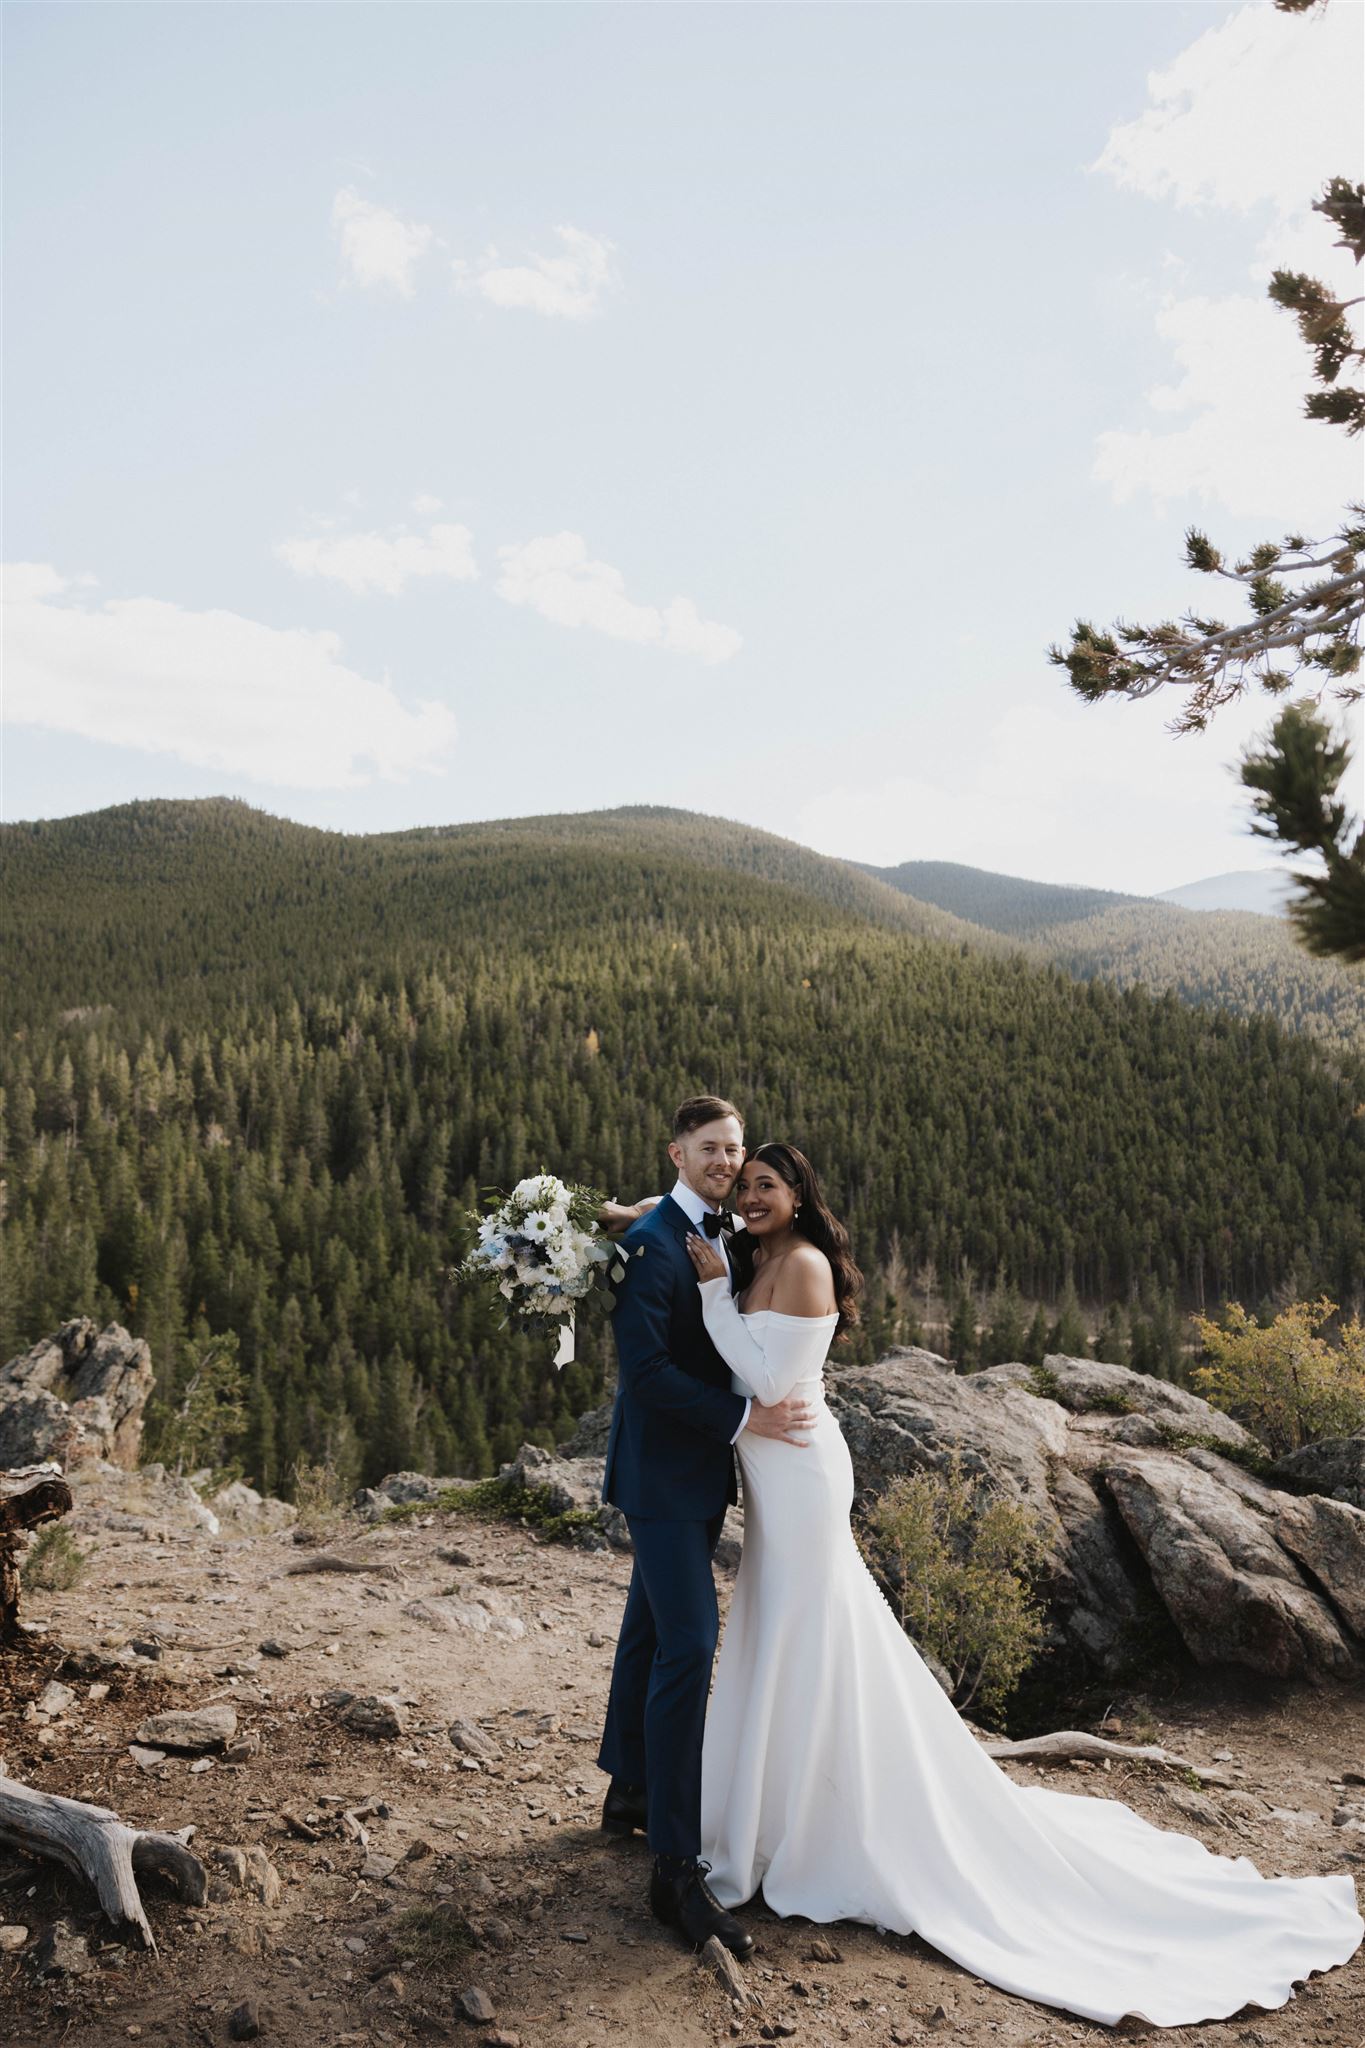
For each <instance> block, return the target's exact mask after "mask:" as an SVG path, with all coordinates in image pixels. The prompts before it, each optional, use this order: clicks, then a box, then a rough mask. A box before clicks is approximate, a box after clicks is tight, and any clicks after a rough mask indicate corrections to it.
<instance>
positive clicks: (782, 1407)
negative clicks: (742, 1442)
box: [740, 1394, 815, 1450]
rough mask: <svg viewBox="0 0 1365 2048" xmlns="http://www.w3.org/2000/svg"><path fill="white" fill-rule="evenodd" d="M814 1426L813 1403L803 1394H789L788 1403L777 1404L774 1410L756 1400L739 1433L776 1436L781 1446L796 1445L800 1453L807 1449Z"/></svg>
mask: <svg viewBox="0 0 1365 2048" xmlns="http://www.w3.org/2000/svg"><path fill="white" fill-rule="evenodd" d="M814 1427H815V1410H814V1409H813V1408H812V1407H811V1405H810V1402H809V1401H807V1400H805V1399H804V1398H803V1397H802V1396H801V1395H800V1394H788V1396H787V1398H786V1400H785V1401H775V1402H774V1403H773V1405H772V1407H771V1408H765V1407H764V1406H763V1403H762V1402H761V1401H755V1402H754V1404H753V1406H752V1407H751V1408H750V1410H749V1420H748V1421H747V1422H746V1423H745V1425H744V1428H743V1429H742V1430H741V1432H740V1434H741V1435H742V1436H771V1437H776V1438H777V1441H778V1442H779V1443H783V1444H795V1445H796V1446H797V1448H798V1450H804V1449H805V1447H806V1443H807V1441H808V1438H809V1433H810V1431H811V1430H812V1429H814Z"/></svg>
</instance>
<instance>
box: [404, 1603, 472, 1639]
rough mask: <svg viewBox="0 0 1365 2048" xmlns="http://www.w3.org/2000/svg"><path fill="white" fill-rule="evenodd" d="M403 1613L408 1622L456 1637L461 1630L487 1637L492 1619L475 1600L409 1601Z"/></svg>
mask: <svg viewBox="0 0 1365 2048" xmlns="http://www.w3.org/2000/svg"><path fill="white" fill-rule="evenodd" d="M403 1612H404V1614H406V1615H407V1617H408V1619H409V1620H410V1621H421V1622H425V1624H426V1626H427V1627H428V1628H434V1629H439V1630H440V1632H441V1633H442V1634H443V1635H458V1634H459V1632H460V1631H461V1630H466V1631H467V1632H469V1633H470V1634H472V1635H478V1636H482V1635H487V1633H488V1629H489V1624H490V1623H491V1621H492V1618H493V1617H492V1616H491V1615H490V1614H489V1612H488V1609H487V1608H486V1607H481V1606H480V1605H479V1603H478V1601H476V1600H454V1599H447V1598H434V1599H431V1600H409V1601H408V1603H407V1606H406V1607H405V1608H404V1609H403Z"/></svg>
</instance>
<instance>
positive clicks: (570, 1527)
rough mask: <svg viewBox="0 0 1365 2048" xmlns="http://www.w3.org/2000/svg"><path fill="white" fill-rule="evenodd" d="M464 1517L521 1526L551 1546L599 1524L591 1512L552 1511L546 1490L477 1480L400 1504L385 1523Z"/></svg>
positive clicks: (388, 1513)
mask: <svg viewBox="0 0 1365 2048" xmlns="http://www.w3.org/2000/svg"><path fill="white" fill-rule="evenodd" d="M433 1513H434V1514H445V1515H464V1516H466V1517H468V1518H469V1519H470V1520H471V1521H476V1522H523V1523H525V1524H526V1525H527V1526H528V1527H530V1528H532V1529H535V1530H536V1531H537V1532H538V1533H539V1534H540V1535H542V1536H544V1537H545V1538H546V1540H547V1542H550V1543H573V1542H576V1541H577V1539H578V1537H579V1535H580V1534H581V1533H584V1532H586V1531H587V1530H589V1529H598V1528H600V1527H601V1524H600V1522H599V1520H598V1517H597V1511H596V1510H595V1509H594V1508H568V1509H566V1510H563V1511H561V1510H559V1509H557V1508H556V1507H555V1504H554V1496H553V1494H552V1493H551V1492H550V1489H549V1487H548V1486H511V1485H508V1484H507V1482H506V1481H504V1480H502V1479H476V1480H475V1481H474V1482H473V1484H472V1485H470V1486H447V1487H443V1488H442V1490H441V1492H440V1493H438V1494H436V1495H435V1496H434V1497H433V1498H432V1499H431V1500H408V1501H403V1502H401V1503H400V1504H399V1505H397V1506H396V1507H391V1508H388V1509H387V1510H386V1511H385V1514H384V1520H385V1521H386V1522H410V1521H412V1520H413V1519H414V1517H415V1516H417V1515H429V1514H433Z"/></svg>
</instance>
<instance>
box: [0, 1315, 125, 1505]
mask: <svg viewBox="0 0 1365 2048" xmlns="http://www.w3.org/2000/svg"><path fill="white" fill-rule="evenodd" d="M155 1378H156V1375H155V1374H154V1372H153V1371H152V1355H151V1352H150V1351H149V1350H148V1348H147V1346H146V1344H145V1343H144V1342H143V1341H142V1339H141V1338H140V1337H131V1336H129V1334H128V1332H127V1330H125V1329H124V1328H123V1326H122V1324H121V1323H110V1324H109V1325H108V1327H107V1328H106V1329H104V1330H102V1331H100V1330H97V1329H96V1327H95V1325H94V1323H93V1322H91V1320H90V1318H89V1317H88V1316H79V1317H77V1318H75V1319H74V1320H73V1321H71V1322H69V1323H64V1324H63V1325H62V1327H61V1329H60V1330H57V1331H54V1333H53V1334H52V1335H51V1336H50V1337H44V1338H42V1339H41V1340H40V1341H39V1342H38V1343H37V1344H35V1345H34V1346H33V1348H32V1350H31V1351H25V1352H23V1353H21V1354H20V1356H19V1357H17V1358H11V1359H10V1361H9V1363H8V1364H7V1365H5V1366H3V1367H0V1467H5V1466H12V1465H29V1464H38V1463H41V1462H43V1461H45V1460H47V1459H55V1460H56V1462H57V1463H58V1464H60V1465H62V1466H63V1467H64V1468H65V1469H66V1470H68V1471H69V1470H70V1469H71V1468H72V1467H73V1466H78V1465H81V1464H85V1463H87V1462H89V1461H90V1460H92V1459H102V1460H103V1461H105V1462H106V1463H108V1464H111V1465H117V1466H120V1467H122V1468H123V1469H124V1470H126V1471H131V1470H132V1468H133V1467H134V1466H135V1465H136V1464H137V1458H138V1451H139V1448H140V1446H141V1443H142V1415H143V1410H144V1408H145V1407H146V1404H147V1396H148V1395H149V1394H150V1393H151V1391H152V1387H153V1385H154V1383H155Z"/></svg>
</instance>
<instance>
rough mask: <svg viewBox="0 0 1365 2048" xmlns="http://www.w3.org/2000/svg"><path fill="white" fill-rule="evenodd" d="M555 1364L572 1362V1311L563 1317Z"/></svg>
mask: <svg viewBox="0 0 1365 2048" xmlns="http://www.w3.org/2000/svg"><path fill="white" fill-rule="evenodd" d="M555 1364H556V1365H561V1366H562V1365H572V1364H573V1312H572V1310H571V1311H570V1312H569V1314H568V1315H567V1316H566V1317H565V1318H564V1322H563V1325H562V1327H561V1329H560V1332H559V1347H558V1349H557V1350H556V1352H555Z"/></svg>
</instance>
